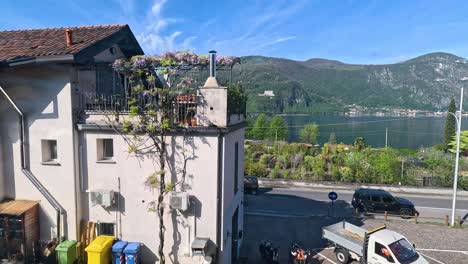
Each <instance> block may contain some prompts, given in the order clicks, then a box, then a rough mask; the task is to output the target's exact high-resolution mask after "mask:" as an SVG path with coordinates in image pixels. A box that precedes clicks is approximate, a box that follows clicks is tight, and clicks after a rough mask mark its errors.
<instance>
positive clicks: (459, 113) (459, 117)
mask: <svg viewBox="0 0 468 264" xmlns="http://www.w3.org/2000/svg"><path fill="white" fill-rule="evenodd" d="M462 111H463V87H462V88H461V92H460V110H459V111H457V113H456V115H455V114H454V113H451V112H448V113H449V114H451V115H453V116H454V117H455V121H456V123H457V137H456V140H457V146H456V153H455V171H454V176H453V201H452V220H451V225H452V226H454V225H455V210H456V205H457V185H458V160H459V159H460V132H461V122H462Z"/></svg>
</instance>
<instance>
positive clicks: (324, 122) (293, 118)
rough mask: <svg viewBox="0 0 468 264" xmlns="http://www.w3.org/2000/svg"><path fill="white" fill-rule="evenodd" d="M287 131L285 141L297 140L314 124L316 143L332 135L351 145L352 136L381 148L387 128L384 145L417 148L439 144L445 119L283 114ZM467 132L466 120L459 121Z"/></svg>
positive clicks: (467, 123) (467, 118)
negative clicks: (317, 134)
mask: <svg viewBox="0 0 468 264" xmlns="http://www.w3.org/2000/svg"><path fill="white" fill-rule="evenodd" d="M283 118H284V119H285V120H286V122H287V124H288V126H293V127H290V128H289V132H288V140H289V141H298V140H299V131H300V129H301V127H303V126H304V125H305V124H308V123H312V122H315V123H317V124H318V125H319V128H320V137H319V143H320V144H323V143H325V142H327V141H328V138H329V136H330V133H332V132H334V133H335V134H336V138H337V141H338V142H343V143H346V144H352V143H353V142H354V139H355V138H356V137H364V138H365V139H366V142H367V144H370V145H371V146H372V147H384V146H385V129H386V128H387V129H388V146H390V147H392V148H411V149H418V148H420V147H422V146H424V147H429V146H433V145H436V144H439V143H441V142H442V140H443V135H444V126H445V119H446V118H445V117H429V116H421V117H392V116H385V117H380V116H356V117H352V116H341V115H283ZM462 129H468V117H464V118H463V121H462Z"/></svg>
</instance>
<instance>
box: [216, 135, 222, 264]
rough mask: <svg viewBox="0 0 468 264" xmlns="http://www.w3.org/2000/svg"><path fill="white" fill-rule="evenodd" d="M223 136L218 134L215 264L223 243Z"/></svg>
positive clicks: (217, 261)
mask: <svg viewBox="0 0 468 264" xmlns="http://www.w3.org/2000/svg"><path fill="white" fill-rule="evenodd" d="M223 139H224V135H223V132H221V131H220V132H219V135H218V184H217V192H216V201H217V205H216V263H220V262H221V261H220V260H219V258H220V257H221V256H220V254H219V253H220V251H221V243H222V241H223V239H222V234H221V225H222V222H223V219H222V212H223V211H222V206H223V156H224V154H223V152H224V144H223Z"/></svg>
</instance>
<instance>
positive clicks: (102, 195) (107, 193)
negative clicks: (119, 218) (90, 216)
mask: <svg viewBox="0 0 468 264" xmlns="http://www.w3.org/2000/svg"><path fill="white" fill-rule="evenodd" d="M89 200H90V202H91V204H92V205H93V206H95V205H101V206H102V207H105V208H107V207H110V206H112V205H114V204H115V193H114V191H112V190H93V191H91V192H90V193H89Z"/></svg>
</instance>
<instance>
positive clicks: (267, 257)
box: [258, 241, 279, 264]
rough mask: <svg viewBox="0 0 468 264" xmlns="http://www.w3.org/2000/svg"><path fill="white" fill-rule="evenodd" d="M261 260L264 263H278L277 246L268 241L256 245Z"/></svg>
mask: <svg viewBox="0 0 468 264" xmlns="http://www.w3.org/2000/svg"><path fill="white" fill-rule="evenodd" d="M258 251H259V252H260V256H261V257H262V261H263V263H265V264H279V262H278V247H275V246H274V245H273V243H271V242H269V241H262V242H260V246H259V247H258Z"/></svg>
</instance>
